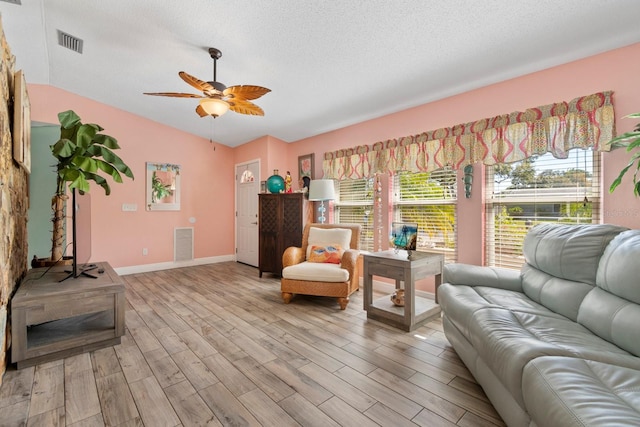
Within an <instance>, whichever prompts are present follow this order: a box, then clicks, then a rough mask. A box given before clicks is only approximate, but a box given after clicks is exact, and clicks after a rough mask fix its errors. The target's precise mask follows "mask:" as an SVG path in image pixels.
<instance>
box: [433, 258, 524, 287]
mask: <svg viewBox="0 0 640 427" xmlns="http://www.w3.org/2000/svg"><path fill="white" fill-rule="evenodd" d="M443 282H446V283H451V284H452V285H467V286H487V287H491V288H499V289H506V290H509V291H516V292H522V279H521V278H520V271H518V270H511V269H508V268H499V267H482V266H478V265H470V264H460V263H452V264H445V266H444V271H443Z"/></svg>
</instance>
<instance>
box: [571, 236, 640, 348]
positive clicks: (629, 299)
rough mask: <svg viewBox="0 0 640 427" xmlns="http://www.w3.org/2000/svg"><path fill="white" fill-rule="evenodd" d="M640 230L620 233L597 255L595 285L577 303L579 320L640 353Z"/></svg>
mask: <svg viewBox="0 0 640 427" xmlns="http://www.w3.org/2000/svg"><path fill="white" fill-rule="evenodd" d="M638 260H640V230H629V231H625V232H623V233H620V234H619V235H618V236H617V237H616V238H615V239H613V240H612V241H611V243H610V244H609V246H607V248H606V249H605V251H604V254H603V255H602V257H601V259H600V265H599V267H598V274H597V281H596V286H597V288H595V289H593V290H592V291H591V292H589V294H588V295H587V296H586V297H585V299H584V300H583V301H582V304H581V305H580V311H579V313H578V322H579V323H581V324H582V325H584V326H586V327H587V328H589V329H590V330H591V331H592V332H593V333H595V334H597V335H598V336H600V337H602V338H604V339H606V340H607V341H611V342H612V343H614V344H616V345H618V346H620V347H621V348H623V349H625V350H627V351H629V352H631V353H633V354H635V355H636V356H640V326H639V325H638V321H639V320H640V305H639V304H640V262H639V261H638Z"/></svg>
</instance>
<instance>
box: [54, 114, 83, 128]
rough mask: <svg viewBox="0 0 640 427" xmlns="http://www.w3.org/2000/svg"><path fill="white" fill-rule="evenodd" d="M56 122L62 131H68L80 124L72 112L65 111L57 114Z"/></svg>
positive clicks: (77, 117)
mask: <svg viewBox="0 0 640 427" xmlns="http://www.w3.org/2000/svg"><path fill="white" fill-rule="evenodd" d="M58 121H59V122H60V125H61V126H62V127H63V128H64V129H70V128H72V127H74V126H76V125H78V124H80V117H79V116H78V115H77V114H76V113H75V112H74V111H73V110H67V111H63V112H61V113H58Z"/></svg>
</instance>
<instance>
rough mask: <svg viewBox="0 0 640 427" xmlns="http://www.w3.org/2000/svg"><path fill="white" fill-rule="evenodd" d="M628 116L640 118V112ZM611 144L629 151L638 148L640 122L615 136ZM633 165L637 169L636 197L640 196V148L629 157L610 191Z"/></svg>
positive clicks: (635, 175)
mask: <svg viewBox="0 0 640 427" xmlns="http://www.w3.org/2000/svg"><path fill="white" fill-rule="evenodd" d="M626 117H627V118H640V113H634V114H629V115H628V116H626ZM609 144H611V146H612V147H626V149H627V152H631V151H633V150H637V149H638V148H639V147H640V123H638V124H637V125H636V127H635V128H634V130H633V131H631V132H626V133H623V134H622V135H620V136H617V137H615V138H613V139H612V140H611V142H609ZM634 165H635V167H634ZM633 167H634V169H635V170H634V172H633V194H634V195H635V196H636V197H640V176H639V174H640V150H637V151H635V152H634V153H633V155H632V156H631V159H629V163H627V165H626V166H625V167H624V168H622V170H621V171H620V174H619V175H618V177H617V178H616V179H615V180H614V181H613V183H611V186H610V187H609V192H610V193H612V192H613V190H615V189H616V187H618V185H620V183H621V182H622V177H623V176H624V175H625V174H626V173H627V172H628V171H629V169H631V168H633Z"/></svg>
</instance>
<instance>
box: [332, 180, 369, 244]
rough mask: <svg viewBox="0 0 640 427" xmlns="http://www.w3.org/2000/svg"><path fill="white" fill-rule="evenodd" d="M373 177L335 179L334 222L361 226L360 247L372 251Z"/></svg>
mask: <svg viewBox="0 0 640 427" xmlns="http://www.w3.org/2000/svg"><path fill="white" fill-rule="evenodd" d="M373 183H374V180H373V178H363V179H347V180H343V181H336V195H337V196H336V200H335V202H334V215H335V223H340V222H343V223H353V224H360V225H361V226H362V232H361V233H360V249H361V250H365V251H373Z"/></svg>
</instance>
